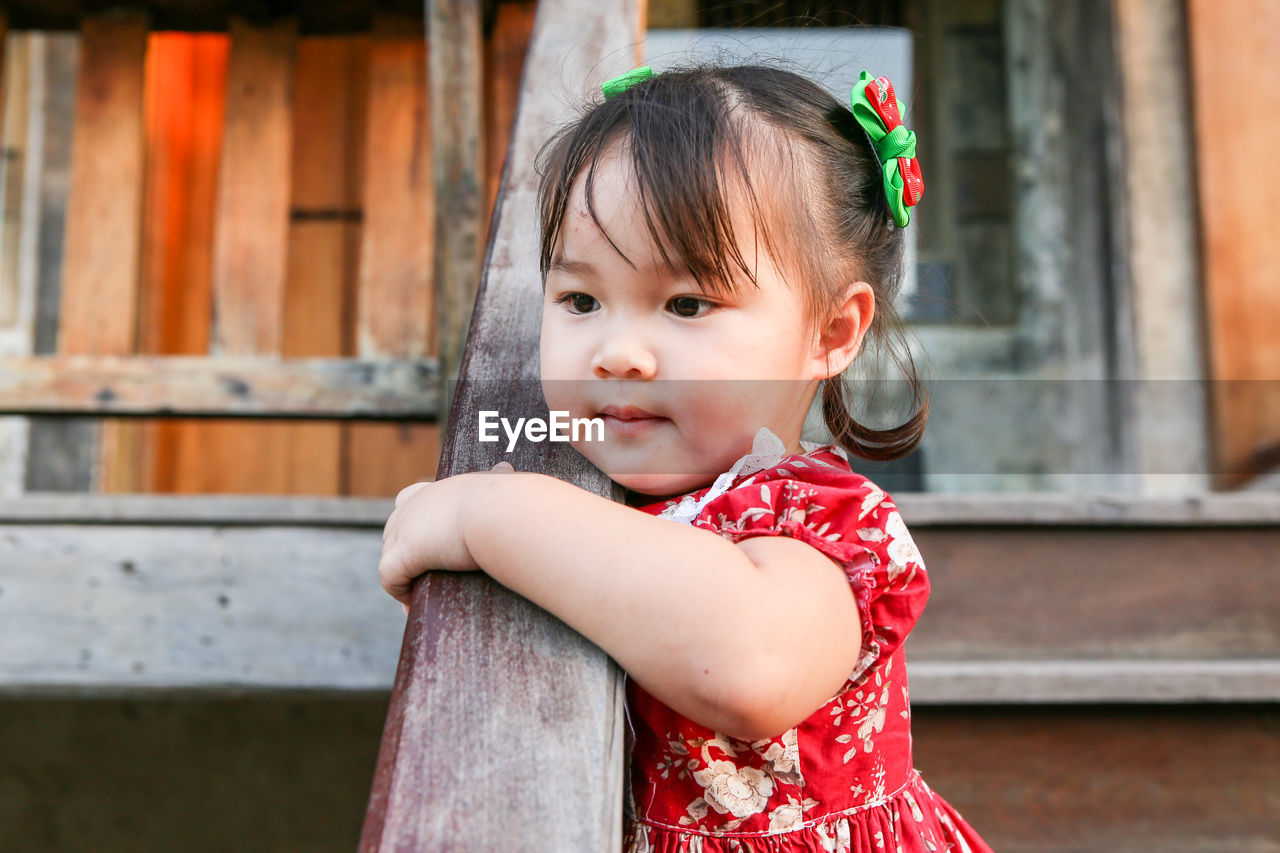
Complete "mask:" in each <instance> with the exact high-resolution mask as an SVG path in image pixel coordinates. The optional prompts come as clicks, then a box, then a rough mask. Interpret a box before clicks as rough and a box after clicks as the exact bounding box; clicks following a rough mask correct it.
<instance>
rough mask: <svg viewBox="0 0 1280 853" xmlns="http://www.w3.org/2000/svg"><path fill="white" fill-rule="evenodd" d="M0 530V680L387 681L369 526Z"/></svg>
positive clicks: (121, 688) (116, 688)
mask: <svg viewBox="0 0 1280 853" xmlns="http://www.w3.org/2000/svg"><path fill="white" fill-rule="evenodd" d="M0 530H2V531H3V539H2V541H0V562H3V564H4V565H5V566H6V568H7V569H9V571H6V572H5V576H4V578H3V579H2V580H0V636H2V637H3V644H4V649H5V654H4V660H3V663H0V685H2V686H0V690H3V692H5V693H8V694H30V693H46V694H47V693H59V692H67V691H72V692H81V693H83V692H85V691H92V692H94V693H119V692H125V691H133V692H137V691H141V690H147V691H157V690H161V691H172V690H192V689H201V690H223V691H225V690H228V689H236V690H245V689H255V690H273V691H276V690H325V691H347V690H385V689H386V687H387V685H388V684H389V683H390V681H391V678H392V670H393V666H394V660H395V654H396V648H397V646H398V643H399V641H400V638H401V634H402V632H403V627H404V615H403V613H402V612H401V610H400V607H399V605H398V604H397V603H396V602H395V601H393V600H391V599H390V598H389V597H388V596H387V595H386V593H384V592H383V591H382V589H381V587H380V586H379V585H378V582H377V563H378V553H379V551H380V549H381V545H382V540H381V535H380V532H379V531H378V530H377V529H368V528H366V529H362V530H357V531H352V530H350V529H348V528H342V527H337V526H330V525H324V526H309V525H305V524H298V523H281V524H277V525H270V526H263V525H256V526H250V525H245V526H209V525H192V524H189V523H181V522H177V523H171V524H166V525H163V526H160V525H154V524H142V525H139V524H136V523H130V522H124V523H109V524H95V525H91V526H85V525H80V524H65V523H57V524H48V523H45V524H31V523H21V522H17V523H6V524H4V525H3V526H2V527H0ZM54 588H57V589H59V590H60V592H59V593H58V594H52V595H51V594H50V593H51V592H52V590H53V589H54ZM300 638H302V639H303V640H304V641H303V642H299V639H300Z"/></svg>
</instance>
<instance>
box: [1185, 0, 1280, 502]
mask: <svg viewBox="0 0 1280 853" xmlns="http://www.w3.org/2000/svg"><path fill="white" fill-rule="evenodd" d="M1186 9H1187V24H1188V26H1187V30H1188V35H1189V37H1190V46H1191V49H1190V56H1191V80H1192V101H1193V104H1194V107H1195V109H1194V114H1195V144H1196V164H1197V166H1198V178H1199V181H1198V183H1199V200H1200V218H1199V221H1200V223H1201V231H1200V233H1201V248H1202V252H1203V267H1204V274H1203V278H1204V294H1205V295H1204V300H1205V306H1206V315H1205V320H1206V327H1207V332H1206V334H1207V338H1208V341H1207V342H1208V350H1209V363H1210V369H1211V376H1212V378H1213V379H1214V380H1215V382H1214V383H1213V386H1212V395H1213V400H1212V403H1213V405H1212V418H1213V444H1214V447H1213V450H1214V458H1215V461H1216V463H1217V470H1219V471H1221V472H1222V473H1221V474H1220V476H1219V477H1218V478H1217V481H1218V484H1219V485H1222V486H1233V485H1238V484H1240V483H1242V482H1244V481H1245V480H1247V479H1248V478H1249V477H1251V476H1253V475H1255V474H1258V473H1263V472H1265V471H1267V470H1274V469H1275V468H1277V467H1278V466H1280V382H1277V380H1280V334H1277V332H1276V328H1275V323H1274V318H1275V317H1277V316H1280V244H1278V243H1277V242H1276V240H1275V228H1274V227H1273V225H1272V222H1271V219H1270V217H1268V216H1258V215H1256V213H1255V211H1254V204H1253V203H1251V200H1254V199H1265V198H1274V197H1275V196H1276V194H1277V193H1280V164H1278V163H1276V162H1275V159H1274V157H1272V156H1271V150H1272V147H1273V146H1271V145H1270V144H1269V142H1268V140H1270V139H1272V138H1274V137H1275V135H1276V134H1277V133H1280V7H1277V6H1276V4H1275V3H1269V2H1266V0H1243V2H1237V3H1228V4H1219V3H1209V2H1205V0H1192V2H1189V3H1187V4H1186ZM1240 116H1249V117H1250V132H1249V134H1247V137H1246V138H1245V139H1243V140H1241V141H1240V142H1239V143H1238V144H1237V143H1236V142H1235V141H1234V140H1230V139H1229V134H1225V133H1223V128H1225V127H1231V126H1234V125H1235V124H1238V122H1239V121H1240Z"/></svg>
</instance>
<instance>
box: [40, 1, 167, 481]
mask: <svg viewBox="0 0 1280 853" xmlns="http://www.w3.org/2000/svg"><path fill="white" fill-rule="evenodd" d="M146 39H147V18H146V16H145V15H143V14H141V13H135V12H119V13H112V14H106V15H95V16H91V17H87V18H86V19H85V21H84V24H83V26H82V28H81V51H80V77H79V80H78V82H77V86H76V111H75V127H74V136H73V145H72V154H71V196H70V200H69V203H68V207H67V219H66V231H65V242H64V258H63V267H62V294H61V300H62V301H61V306H60V311H59V321H60V322H59V329H58V345H59V349H60V351H61V352H63V353H68V354H89V353H99V354H106V355H123V354H126V353H132V352H134V351H135V348H136V346H137V333H138V330H137V310H138V283H139V270H140V263H141V241H142V210H143V196H142V179H143V142H144V136H143V118H142V115H143V111H142V106H143V63H144V60H145V54H146ZM98 447H99V453H100V464H99V466H98V477H97V481H98V483H97V485H98V487H100V488H102V489H103V490H106V491H135V490H136V489H137V488H138V485H139V484H138V481H137V473H138V460H137V447H138V445H137V427H136V425H133V424H114V423H108V424H104V425H103V427H102V429H101V431H100V440H99V443H98Z"/></svg>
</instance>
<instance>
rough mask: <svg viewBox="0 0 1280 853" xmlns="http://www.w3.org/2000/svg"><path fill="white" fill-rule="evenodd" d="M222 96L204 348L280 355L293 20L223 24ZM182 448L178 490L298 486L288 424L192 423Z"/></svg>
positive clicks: (266, 490)
mask: <svg viewBox="0 0 1280 853" xmlns="http://www.w3.org/2000/svg"><path fill="white" fill-rule="evenodd" d="M228 38H229V41H230V45H229V54H228V58H227V94H226V108H225V112H224V117H223V129H222V150H221V155H220V160H219V167H218V197H217V207H216V213H215V217H216V218H215V230H214V242H213V284H212V289H213V315H212V317H211V331H210V342H209V352H210V354H211V355H213V356H225V355H280V354H282V353H283V347H284V312H285V297H286V285H287V278H286V275H287V262H288V235H289V203H290V198H291V192H292V191H291V183H292V175H293V169H292V154H293V97H294V70H295V65H296V62H297V58H296V48H297V38H296V22H295V21H294V20H293V19H292V18H280V19H276V20H274V21H272V22H270V23H264V24H261V25H259V24H256V23H250V22H248V21H246V20H244V19H242V18H238V17H233V18H232V20H231V25H230V28H229V31H228ZM190 430H191V432H190V435H191V440H190V441H189V442H188V443H186V444H184V445H183V447H182V448H181V450H182V456H181V458H180V460H179V464H180V466H181V469H182V476H181V480H182V486H183V489H184V490H187V491H196V492H214V493H217V492H239V493H244V492H250V493H265V494H282V493H288V492H293V491H297V490H299V488H300V487H301V484H300V483H299V481H298V478H297V477H296V476H295V475H296V473H297V472H296V471H295V470H294V469H293V468H292V466H291V464H290V455H289V449H290V443H291V440H292V438H293V435H292V433H291V432H290V430H291V427H290V425H289V424H266V423H263V424H237V423H218V424H193V425H191V427H190Z"/></svg>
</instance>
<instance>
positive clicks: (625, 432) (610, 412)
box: [599, 406, 668, 438]
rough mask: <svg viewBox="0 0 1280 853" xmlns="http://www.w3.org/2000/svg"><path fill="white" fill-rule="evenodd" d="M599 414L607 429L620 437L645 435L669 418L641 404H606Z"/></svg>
mask: <svg viewBox="0 0 1280 853" xmlns="http://www.w3.org/2000/svg"><path fill="white" fill-rule="evenodd" d="M599 416H600V417H601V418H602V419H603V420H604V426H605V429H607V430H609V431H610V432H612V433H613V434H615V435H617V436H619V437H620V438H632V437H634V436H638V435H643V434H644V433H646V432H649V431H650V430H652V429H656V428H657V427H658V426H659V425H661V424H663V423H666V422H667V420H668V419H667V418H664V417H662V416H661V415H655V414H654V413H653V412H650V411H648V410H646V409H642V408H640V407H639V406H605V407H604V408H603V409H601V410H600V415H599Z"/></svg>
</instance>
